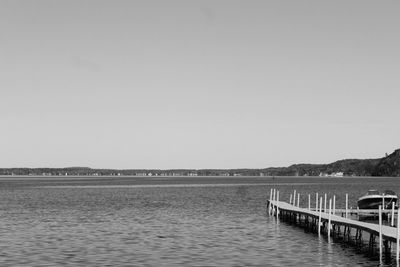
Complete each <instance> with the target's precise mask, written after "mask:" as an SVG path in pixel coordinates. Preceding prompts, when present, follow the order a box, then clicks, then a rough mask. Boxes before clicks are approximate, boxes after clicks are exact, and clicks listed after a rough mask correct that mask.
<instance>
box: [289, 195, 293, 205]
mask: <svg viewBox="0 0 400 267" xmlns="http://www.w3.org/2000/svg"><path fill="white" fill-rule="evenodd" d="M289 204H290V205H292V194H290V199H289Z"/></svg>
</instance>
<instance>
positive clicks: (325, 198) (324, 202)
mask: <svg viewBox="0 0 400 267" xmlns="http://www.w3.org/2000/svg"><path fill="white" fill-rule="evenodd" d="M324 212H325V213H326V193H325V200H324Z"/></svg>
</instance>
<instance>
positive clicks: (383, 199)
mask: <svg viewBox="0 0 400 267" xmlns="http://www.w3.org/2000/svg"><path fill="white" fill-rule="evenodd" d="M382 210H385V197H384V196H382Z"/></svg>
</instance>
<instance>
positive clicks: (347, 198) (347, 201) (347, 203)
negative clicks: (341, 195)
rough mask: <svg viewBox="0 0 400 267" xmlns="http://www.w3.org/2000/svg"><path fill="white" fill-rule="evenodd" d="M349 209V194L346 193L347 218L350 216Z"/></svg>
mask: <svg viewBox="0 0 400 267" xmlns="http://www.w3.org/2000/svg"><path fill="white" fill-rule="evenodd" d="M348 209H349V194H346V213H345V216H346V217H345V218H346V219H347V217H348Z"/></svg>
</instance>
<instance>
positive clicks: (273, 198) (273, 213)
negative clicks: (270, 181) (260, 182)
mask: <svg viewBox="0 0 400 267" xmlns="http://www.w3.org/2000/svg"><path fill="white" fill-rule="evenodd" d="M275 200H276V189H275V188H274V193H273V196H272V202H273V204H272V215H275Z"/></svg>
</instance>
